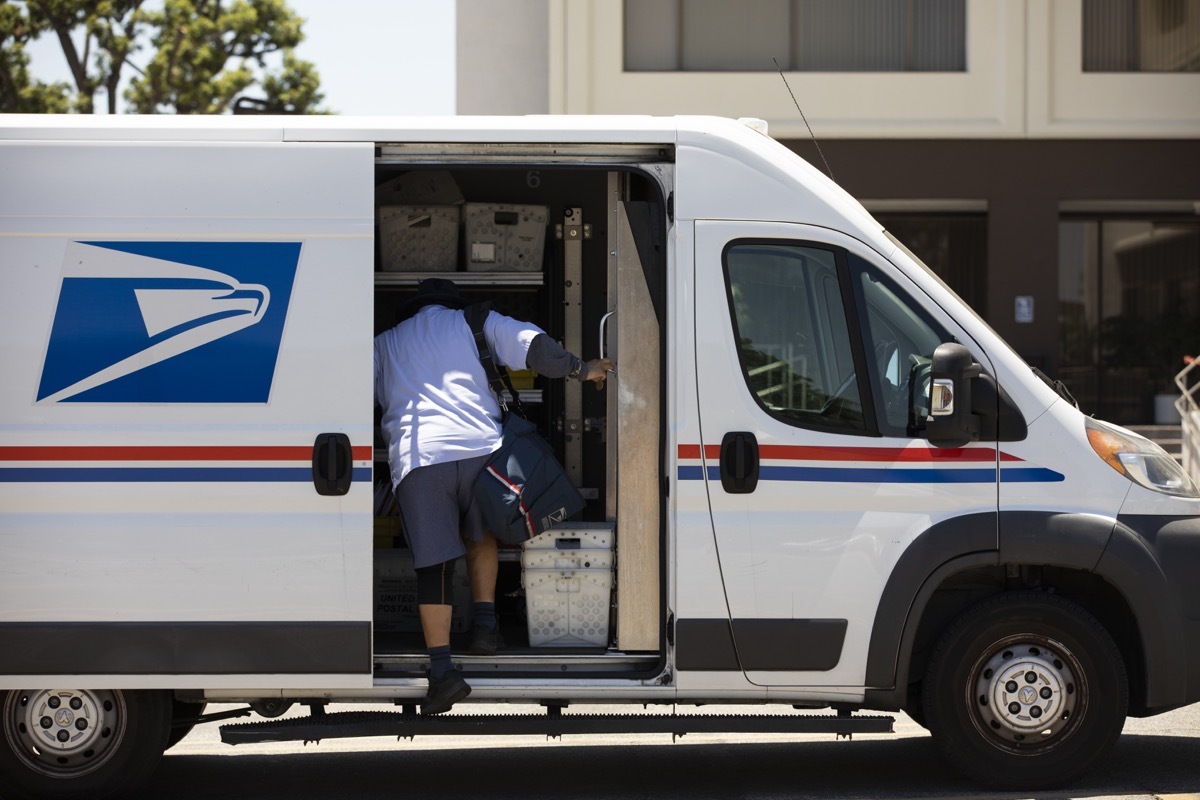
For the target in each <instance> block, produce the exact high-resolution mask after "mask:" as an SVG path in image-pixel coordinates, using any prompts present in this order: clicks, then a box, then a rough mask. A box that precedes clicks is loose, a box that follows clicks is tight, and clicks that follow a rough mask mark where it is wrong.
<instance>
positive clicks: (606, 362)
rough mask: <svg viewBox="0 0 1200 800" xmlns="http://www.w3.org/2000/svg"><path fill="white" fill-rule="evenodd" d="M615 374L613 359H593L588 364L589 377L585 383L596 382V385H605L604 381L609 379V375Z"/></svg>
mask: <svg viewBox="0 0 1200 800" xmlns="http://www.w3.org/2000/svg"><path fill="white" fill-rule="evenodd" d="M610 372H613V373H615V372H616V370H615V369H613V362H612V359H611V358H593V359H592V360H591V361H589V362H587V376H586V377H585V378H584V380H585V381H594V382H596V383H604V379H605V378H606V377H608V373H610Z"/></svg>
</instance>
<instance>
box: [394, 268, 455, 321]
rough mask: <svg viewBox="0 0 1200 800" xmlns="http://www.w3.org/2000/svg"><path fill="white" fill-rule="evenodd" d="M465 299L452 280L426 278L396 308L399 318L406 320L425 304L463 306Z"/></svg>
mask: <svg viewBox="0 0 1200 800" xmlns="http://www.w3.org/2000/svg"><path fill="white" fill-rule="evenodd" d="M466 305H467V301H466V300H464V299H463V298H462V295H460V294H459V293H458V287H457V286H456V285H455V284H454V281H452V280H449V279H447V278H426V279H425V280H423V281H421V282H420V283H418V284H417V293H416V294H415V295H413V296H412V297H410V298H408V299H407V300H405V301H404V302H403V303H401V304H400V308H399V309H398V310H397V314H398V315H399V317H400V319H401V320H406V319H408V318H409V317H411V316H412V315H413V314H416V313H417V312H418V311H420V310H421V309H422V308H424V307H425V306H446V308H464V307H465V306H466Z"/></svg>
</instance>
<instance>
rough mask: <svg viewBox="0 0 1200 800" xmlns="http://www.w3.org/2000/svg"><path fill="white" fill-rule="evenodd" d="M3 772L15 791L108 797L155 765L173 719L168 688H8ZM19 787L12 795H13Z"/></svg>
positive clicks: (0, 753)
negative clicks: (12, 689)
mask: <svg viewBox="0 0 1200 800" xmlns="http://www.w3.org/2000/svg"><path fill="white" fill-rule="evenodd" d="M0 714H2V715H3V718H2V720H0V724H2V727H3V739H0V776H3V778H4V781H3V783H4V785H5V786H6V787H10V788H7V789H6V790H5V791H6V794H5V797H10V796H11V797H14V798H61V799H62V800H74V799H75V798H96V799H97V800H98V799H99V798H105V797H111V796H113V795H116V794H122V793H125V792H128V791H130V790H132V789H133V788H134V787H136V786H137V785H139V784H141V783H142V782H143V781H145V780H146V779H147V778H149V777H150V774H151V773H152V772H153V771H154V768H155V766H156V765H157V764H158V762H159V759H160V758H161V757H162V752H163V750H164V749H165V747H166V743H167V736H168V734H169V732H170V726H171V696H170V694H169V693H168V692H153V691H120V690H111V691H105V690H95V689H31V690H22V691H9V692H0ZM8 792H11V795H10V794H8Z"/></svg>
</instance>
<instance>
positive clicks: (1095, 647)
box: [923, 592, 1129, 789]
mask: <svg viewBox="0 0 1200 800" xmlns="http://www.w3.org/2000/svg"><path fill="white" fill-rule="evenodd" d="M923 686H924V692H923V694H924V706H925V718H926V720H927V721H928V723H929V729H930V731H931V732H932V733H933V736H934V739H935V740H936V741H937V742H938V744H939V745H940V746H941V748H942V750H943V751H944V752H945V753H946V755H947V757H948V758H949V760H950V761H951V763H952V764H953V765H954V766H955V767H957V768H958V769H959V770H960V771H962V772H963V773H965V774H967V775H969V776H971V777H973V778H976V779H978V780H980V781H983V782H985V783H988V784H992V785H995V786H1002V787H1006V788H1013V789H1032V788H1048V787H1051V786H1057V785H1061V784H1064V783H1068V782H1070V781H1072V780H1074V779H1076V778H1078V777H1079V776H1080V775H1082V774H1083V773H1084V772H1086V771H1087V770H1088V769H1089V768H1090V767H1091V766H1092V765H1093V764H1094V763H1095V762H1096V761H1097V760H1098V759H1099V758H1100V757H1101V756H1103V755H1104V753H1105V752H1106V751H1107V750H1108V748H1109V747H1111V746H1112V744H1113V743H1114V742H1115V741H1116V740H1117V737H1118V736H1120V733H1121V728H1122V726H1123V725H1124V723H1125V712H1126V710H1127V708H1128V703H1129V696H1128V687H1127V684H1126V675H1125V666H1124V663H1123V661H1122V659H1121V654H1120V652H1119V651H1118V649H1117V646H1116V644H1115V643H1114V642H1113V640H1112V637H1111V636H1109V634H1108V632H1107V631H1106V630H1105V629H1104V628H1103V626H1101V625H1100V623H1099V622H1098V621H1097V620H1096V618H1095V617H1093V616H1092V615H1091V614H1089V613H1088V612H1087V611H1085V610H1084V609H1083V608H1082V607H1080V606H1079V605H1077V604H1075V603H1072V602H1070V601H1068V600H1064V599H1062V598H1060V597H1057V596H1054V595H1043V594H1036V593H1032V592H1030V593H1019V594H1006V595H999V596H997V597H994V598H991V599H989V600H985V601H984V602H982V603H980V604H979V605H977V606H975V607H973V608H971V609H969V610H968V611H966V612H965V613H964V614H963V615H962V616H961V617H959V619H958V620H956V621H955V622H954V623H953V624H952V625H951V626H950V627H949V628H948V629H947V631H946V632H945V633H944V634H943V635H942V637H941V639H940V641H939V642H938V644H937V646H936V648H935V650H934V653H933V655H932V656H931V658H930V661H929V666H928V669H927V670H926V673H925V679H924V682H923Z"/></svg>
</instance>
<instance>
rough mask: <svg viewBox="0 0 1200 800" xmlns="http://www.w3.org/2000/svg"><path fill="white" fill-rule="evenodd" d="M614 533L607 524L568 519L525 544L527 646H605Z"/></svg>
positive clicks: (607, 631) (523, 579)
mask: <svg viewBox="0 0 1200 800" xmlns="http://www.w3.org/2000/svg"><path fill="white" fill-rule="evenodd" d="M615 538H616V537H615V535H614V532H613V526H612V524H610V523H570V524H569V525H567V526H564V527H562V528H554V529H552V530H550V531H547V532H546V533H543V534H542V535H541V536H537V537H535V538H533V539H531V540H529V541H528V542H526V543H525V548H524V551H523V552H522V553H521V574H522V584H523V586H524V588H525V607H526V615H527V621H528V626H529V644H530V646H532V647H605V646H607V645H608V641H609V611H610V608H611V606H612V585H613V542H614V541H615Z"/></svg>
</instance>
